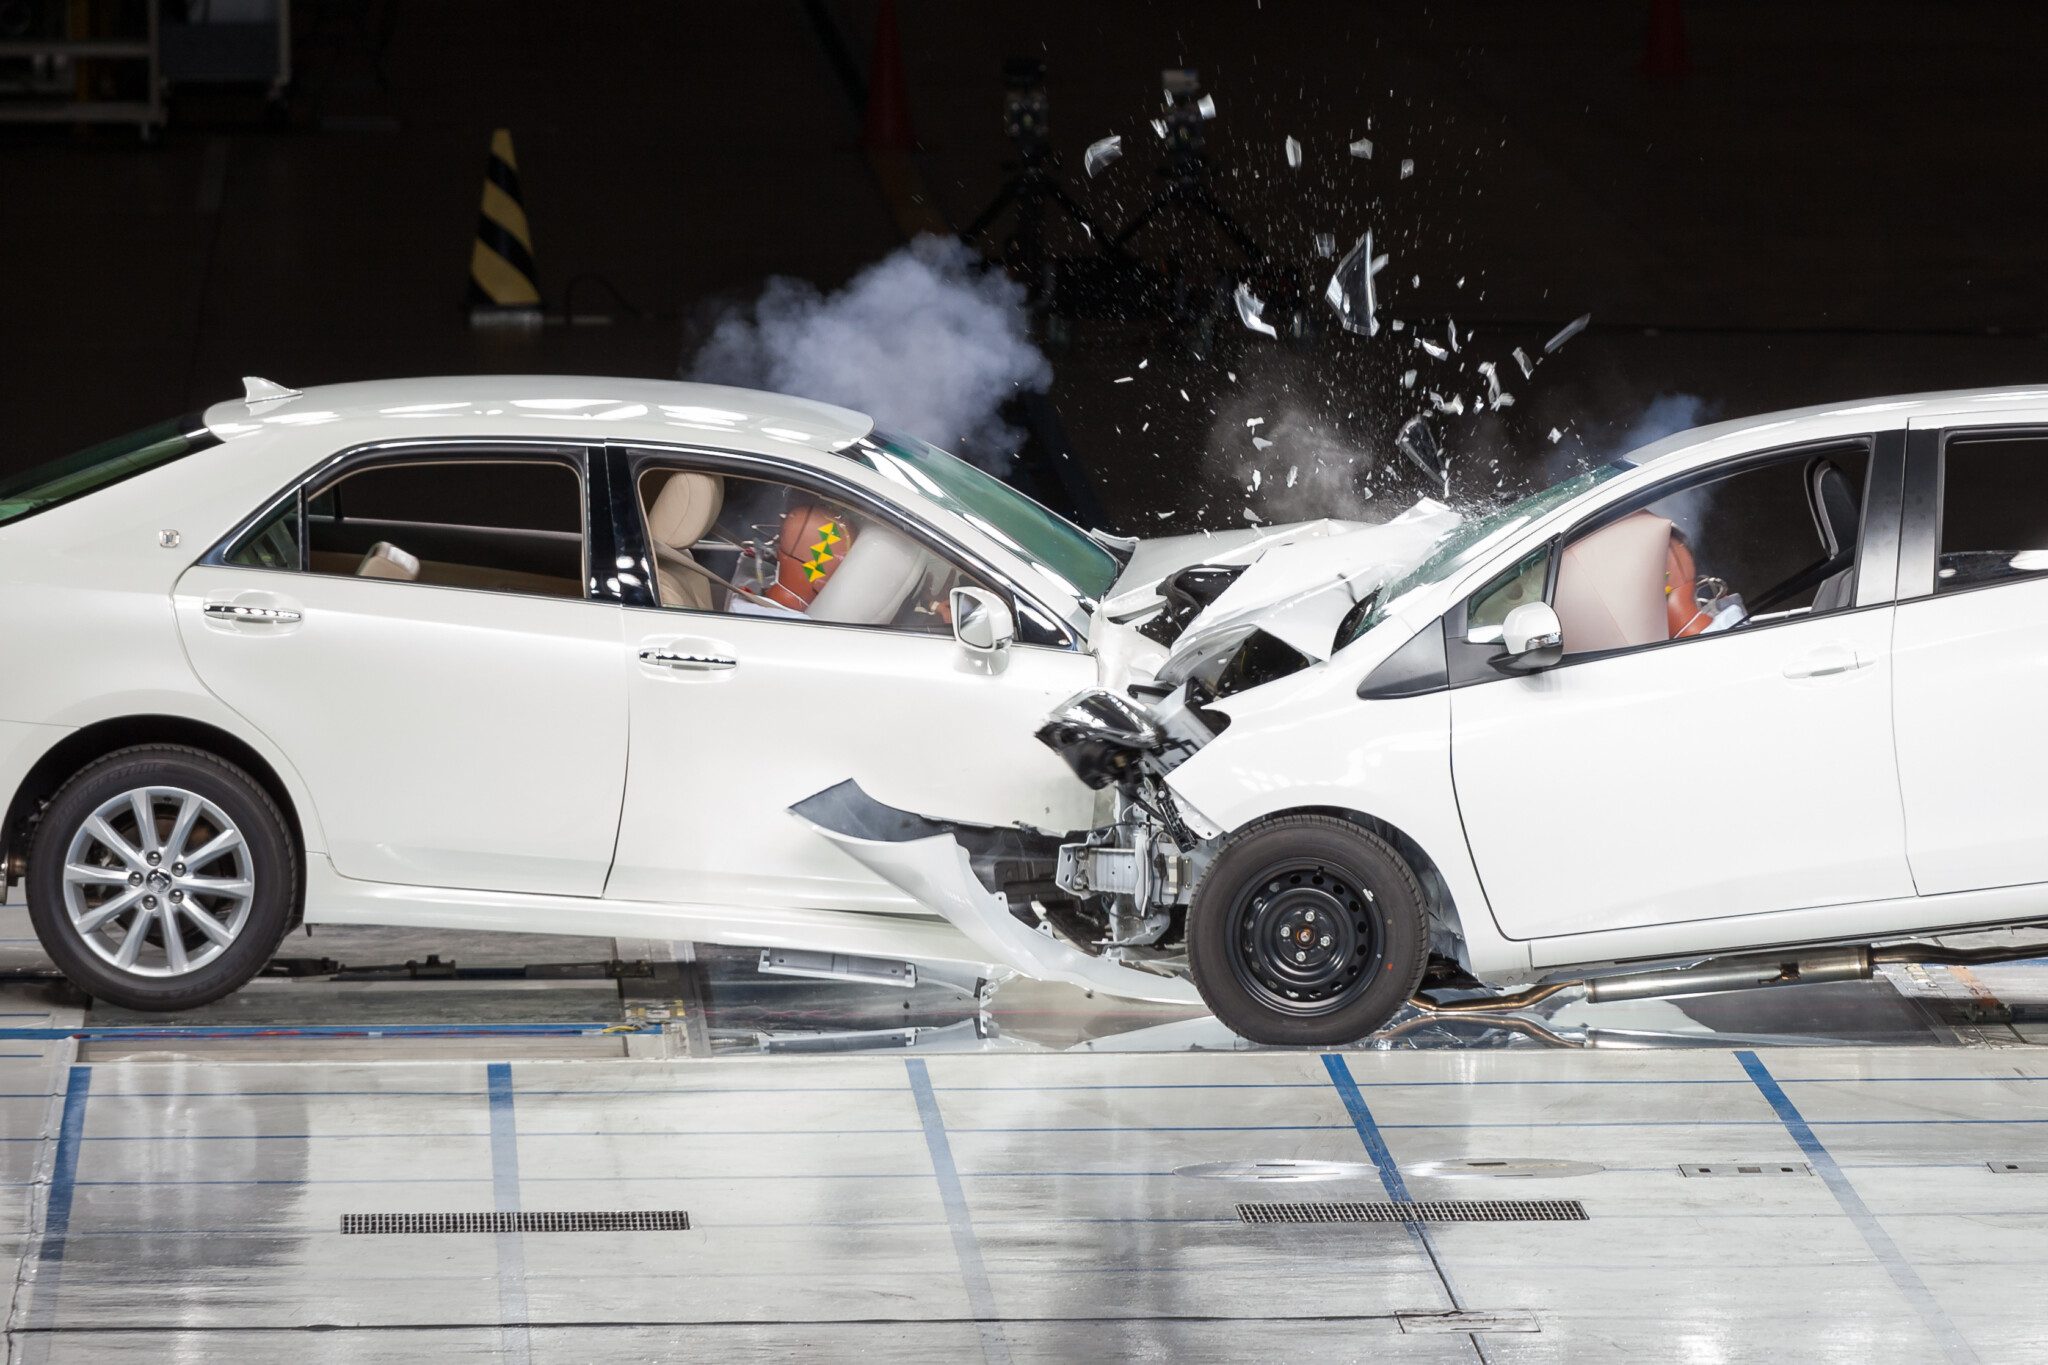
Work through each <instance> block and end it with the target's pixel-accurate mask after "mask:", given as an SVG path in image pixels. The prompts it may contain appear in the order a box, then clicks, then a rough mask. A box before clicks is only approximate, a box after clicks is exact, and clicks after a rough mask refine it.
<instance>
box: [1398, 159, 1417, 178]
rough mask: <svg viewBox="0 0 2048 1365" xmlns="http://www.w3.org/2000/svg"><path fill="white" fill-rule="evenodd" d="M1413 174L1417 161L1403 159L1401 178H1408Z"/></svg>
mask: <svg viewBox="0 0 2048 1365" xmlns="http://www.w3.org/2000/svg"><path fill="white" fill-rule="evenodd" d="M1413 174H1415V163H1414V162H1413V161H1403V162H1402V163H1401V178H1402V179H1403V180H1406V179H1407V178H1408V177H1409V176H1411V175H1413Z"/></svg>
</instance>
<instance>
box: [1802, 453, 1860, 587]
mask: <svg viewBox="0 0 2048 1365" xmlns="http://www.w3.org/2000/svg"><path fill="white" fill-rule="evenodd" d="M1807 490H1808V493H1809V496H1810V498H1811V500H1812V503H1813V524H1814V529H1815V530H1817V531H1819V532H1820V543H1821V547H1822V548H1823V549H1824V550H1825V551H1826V552H1827V557H1828V558H1827V565H1826V568H1825V570H1824V572H1825V573H1826V574H1827V577H1825V578H1823V579H1822V580H1821V582H1820V586H1819V587H1818V588H1817V589H1815V590H1814V594H1813V610H1814V611H1815V612H1823V611H1835V610H1838V609H1840V608H1842V607H1846V606H1848V605H1849V603H1850V600H1851V599H1852V598H1854V597H1855V595H1856V537H1857V534H1858V529H1859V528H1858V522H1859V521H1860V520H1861V517H1860V516H1859V514H1858V509H1857V507H1856V490H1855V489H1854V488H1852V487H1851V486H1850V484H1849V476H1848V475H1846V474H1844V473H1843V472H1842V471H1841V469H1840V468H1839V467H1838V466H1837V465H1836V464H1835V463H1834V461H1832V460H1815V461H1814V462H1813V467H1812V468H1811V469H1809V470H1808V471H1807Z"/></svg>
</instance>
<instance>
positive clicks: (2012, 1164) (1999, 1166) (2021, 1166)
mask: <svg viewBox="0 0 2048 1365" xmlns="http://www.w3.org/2000/svg"><path fill="white" fill-rule="evenodd" d="M1984 1164H1985V1165H1987V1166H1989V1167H1990V1168H1991V1171H1992V1174H1994V1175H2041V1174H2044V1173H2048V1161H1987V1162H1985V1163H1984Z"/></svg>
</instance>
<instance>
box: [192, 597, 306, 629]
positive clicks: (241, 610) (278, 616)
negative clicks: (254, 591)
mask: <svg viewBox="0 0 2048 1365" xmlns="http://www.w3.org/2000/svg"><path fill="white" fill-rule="evenodd" d="M199 610H200V611H202V612H204V613H205V614H206V615H208V616H210V617H212V618H213V619H214V620H216V621H239V622H241V623H242V624H244V625H251V626H285V625H290V624H292V623H293V622H294V621H299V620H302V619H304V618H303V617H302V616H301V615H300V614H299V613H298V612H296V611H293V610H292V609H291V608H289V607H252V606H248V605H246V604H245V603H241V602H208V603H207V604H206V605H205V606H203V607H201V608H200V609H199Z"/></svg>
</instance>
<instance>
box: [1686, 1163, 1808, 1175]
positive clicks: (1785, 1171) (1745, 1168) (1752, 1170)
mask: <svg viewBox="0 0 2048 1365" xmlns="http://www.w3.org/2000/svg"><path fill="white" fill-rule="evenodd" d="M1678 1173H1679V1174H1680V1175H1812V1174H1813V1167H1811V1166H1809V1165H1807V1164H1806V1163H1805V1162H1803V1161H1713V1162H1707V1163H1705V1164H1697V1163H1696V1164H1692V1165H1686V1166H1680V1167H1679V1168H1678Z"/></svg>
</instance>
